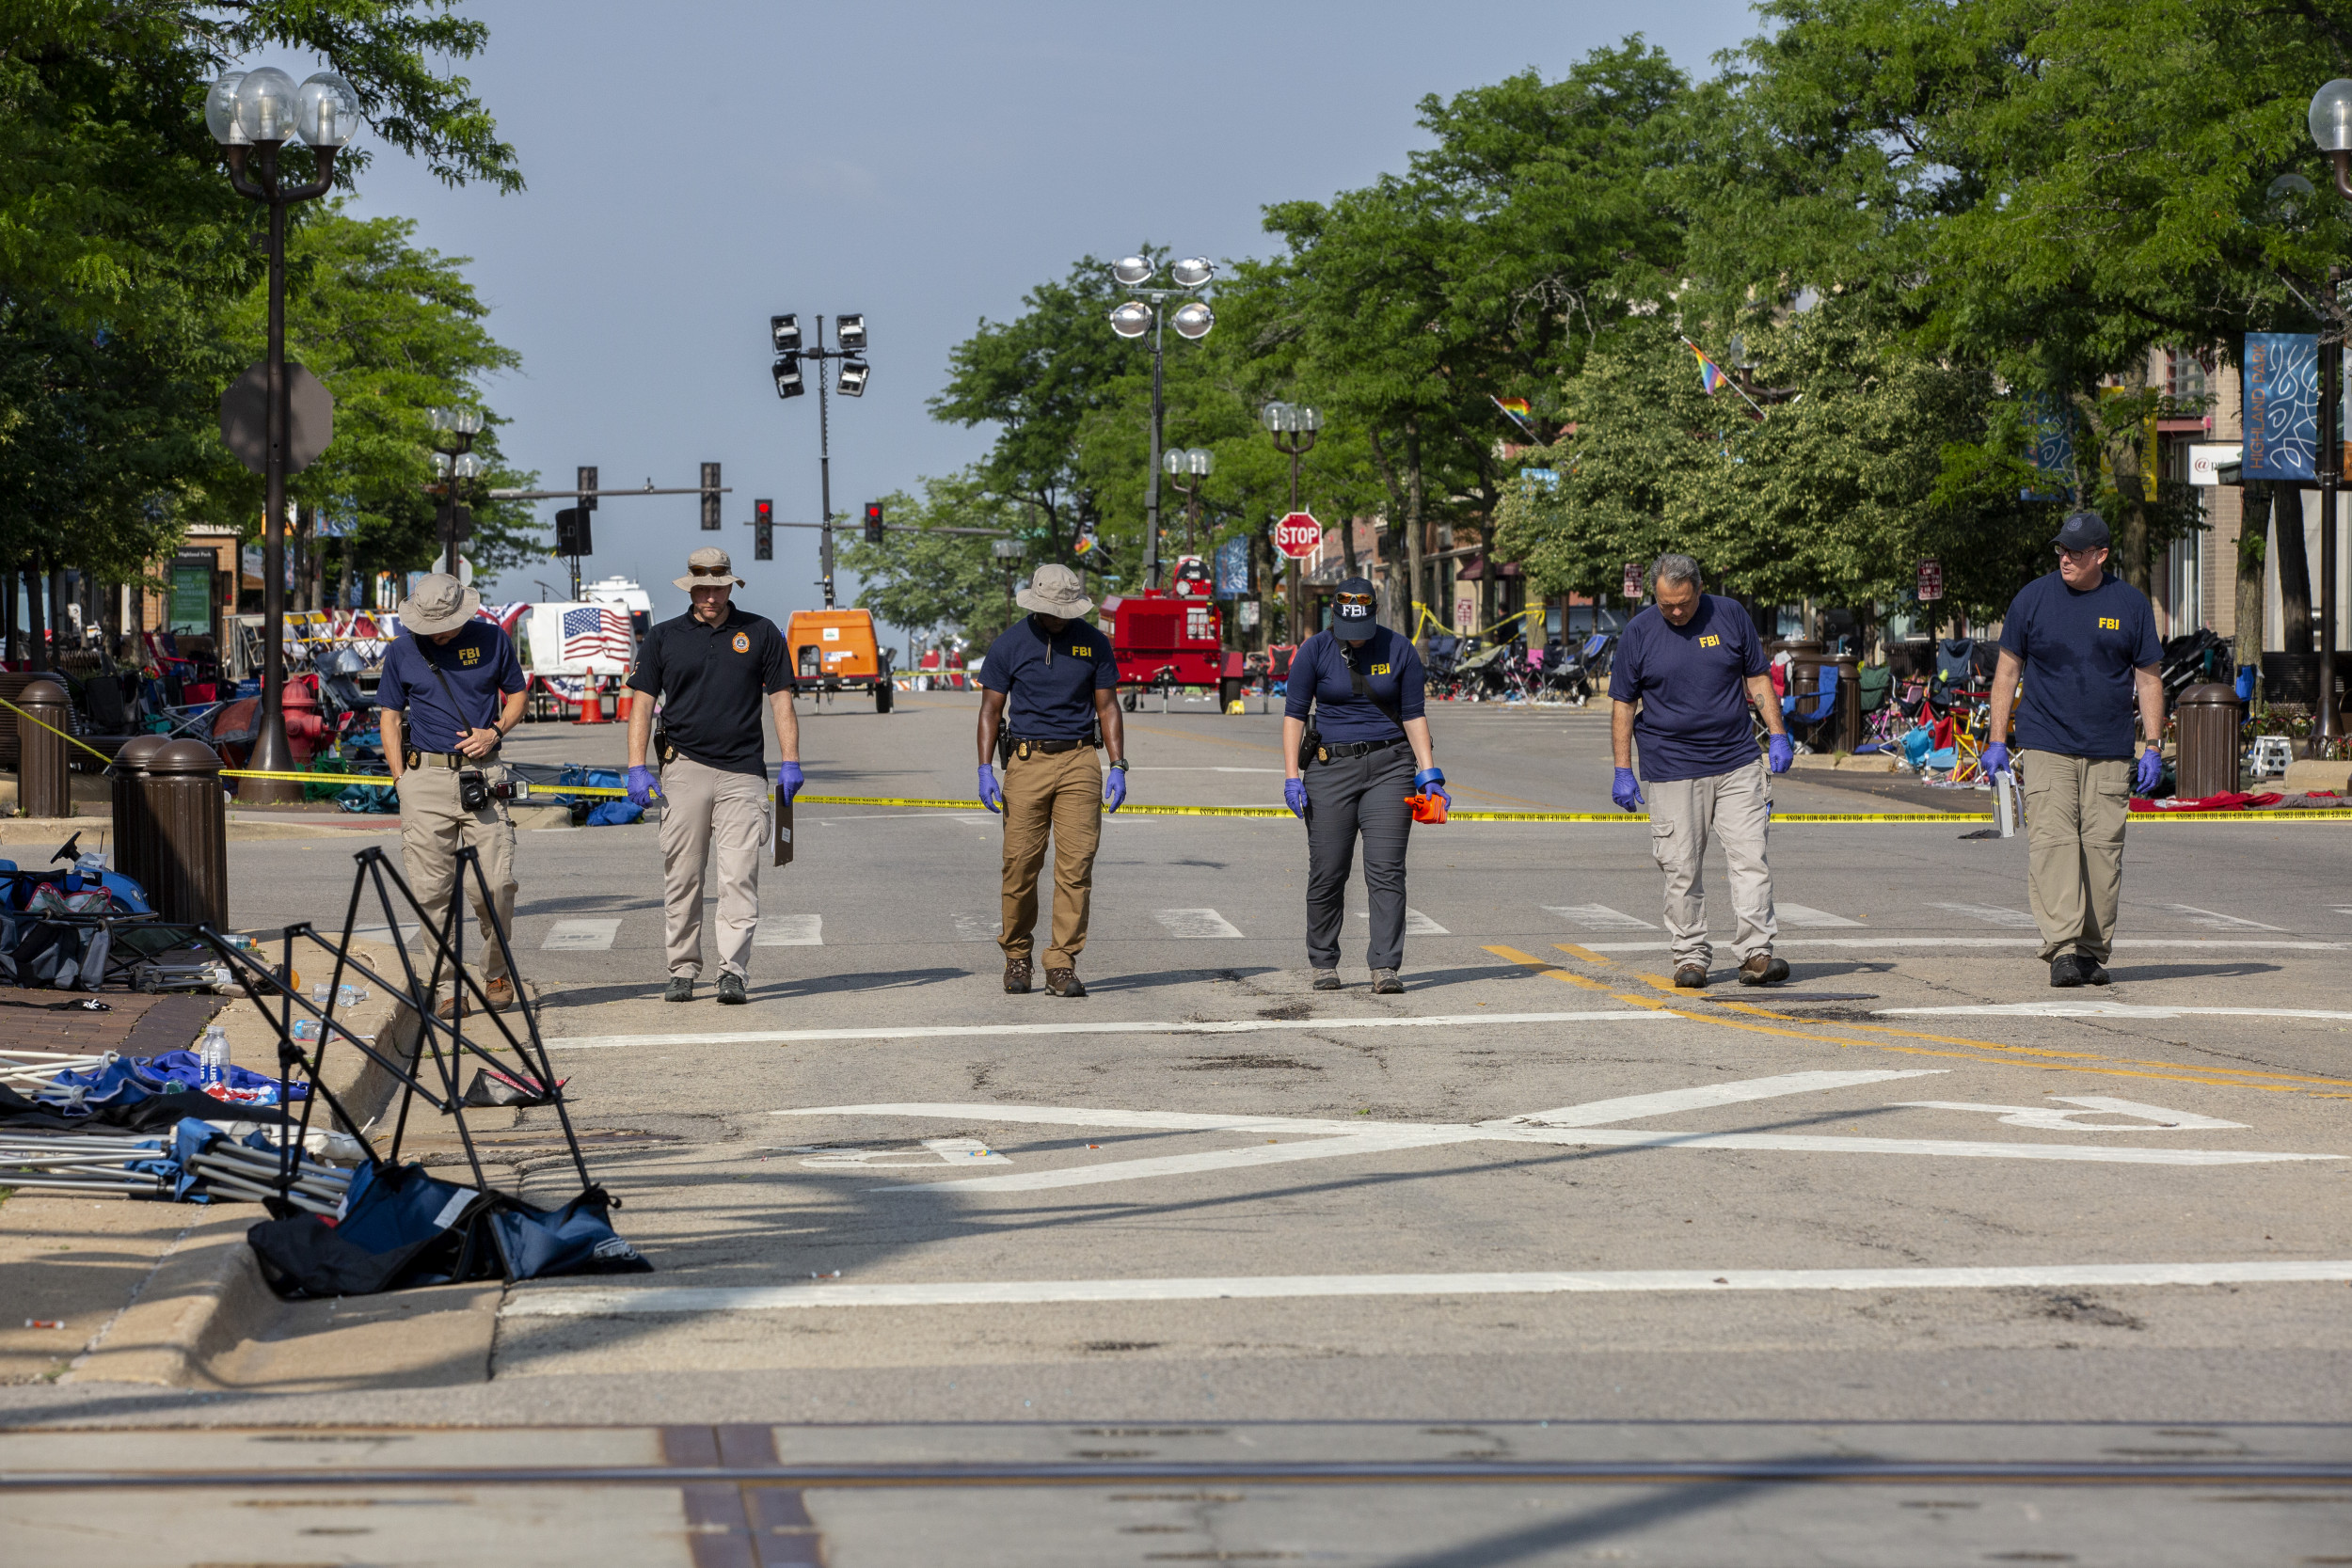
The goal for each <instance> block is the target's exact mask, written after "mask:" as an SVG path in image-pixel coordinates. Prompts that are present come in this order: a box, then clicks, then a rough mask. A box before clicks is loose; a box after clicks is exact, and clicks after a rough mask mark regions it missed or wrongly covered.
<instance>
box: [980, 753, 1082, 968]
mask: <svg viewBox="0 0 2352 1568" xmlns="http://www.w3.org/2000/svg"><path fill="white" fill-rule="evenodd" d="M1004 784H1005V911H1004V914H1005V930H1004V934H1003V935H1002V936H1000V937H998V938H997V939H996V942H997V945H998V946H1000V947H1002V948H1003V949H1004V950H1005V957H1006V958H1027V957H1028V956H1029V950H1030V948H1031V947H1032V946H1033V945H1034V938H1033V937H1032V935H1031V933H1032V932H1034V931H1035V930H1036V928H1037V874H1038V871H1039V870H1040V868H1041V867H1042V866H1043V865H1044V863H1045V835H1046V832H1047V830H1048V829H1051V830H1052V832H1053V835H1054V944H1053V945H1052V946H1051V947H1048V948H1047V949H1046V950H1045V962H1044V966H1043V967H1045V968H1047V969H1075V968H1076V967H1077V965H1078V955H1079V954H1080V953H1082V952H1084V951H1085V950H1086V944H1087V915H1088V912H1089V911H1088V905H1089V901H1090V900H1091V898H1092V896H1093V893H1094V851H1095V848H1096V847H1097V846H1098V845H1100V844H1101V843H1102V842H1103V764H1102V761H1101V759H1099V758H1098V757H1096V756H1095V754H1094V748H1093V747H1091V746H1073V747H1072V748H1071V749H1070V750H1069V751H1067V752H1057V753H1056V754H1054V755H1052V756H1047V755H1046V754H1045V753H1044V752H1030V753H1029V754H1028V755H1027V756H1026V757H1024V756H1022V755H1021V753H1020V750H1019V748H1017V747H1016V748H1015V749H1014V752H1013V755H1012V759H1011V760H1010V761H1009V762H1008V763H1006V764H1005V780H1004Z"/></svg>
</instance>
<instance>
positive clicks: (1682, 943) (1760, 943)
mask: <svg viewBox="0 0 2352 1568" xmlns="http://www.w3.org/2000/svg"><path fill="white" fill-rule="evenodd" d="M1642 788H1643V790H1644V792H1645V793H1646V794H1647V795H1648V797H1649V852H1650V854H1651V855H1652V856H1653V857H1654V858H1655V859H1656V860H1657V862H1658V865H1659V869H1660V870H1661V871H1663V872H1665V874H1666V934H1667V935H1668V936H1669V937H1671V938H1672V939H1673V941H1674V960H1675V964H1676V967H1677V968H1679V967H1680V966H1682V965H1684V964H1696V965H1698V966H1699V967H1700V968H1701V969H1704V968H1706V967H1707V963H1708V958H1711V957H1712V956H1713V954H1714V949H1713V948H1712V947H1710V946H1709V945H1708V941H1707V878H1706V867H1705V862H1706V859H1707V846H1708V840H1710V839H1720V840H1721V841H1722V843H1723V847H1724V868H1725V869H1726V870H1728V871H1729V872H1730V874H1731V911H1732V914H1733V916H1734V918H1735V919H1736V920H1737V921H1738V923H1739V927H1738V934H1737V936H1736V939H1735V941H1734V942H1733V945H1734V947H1736V948H1737V950H1738V951H1739V954H1740V958H1741V960H1742V961H1745V960H1746V959H1749V958H1754V957H1756V955H1757V954H1758V953H1765V954H1769V953H1771V952H1772V939H1773V938H1774V937H1776V936H1778V935H1779V934H1780V927H1779V924H1778V923H1777V922H1775V921H1774V920H1773V918H1772V867H1771V866H1770V865H1769V864H1768V863H1766V862H1765V858H1764V841H1765V837H1766V834H1767V832H1768V831H1769V830H1770V827H1771V824H1772V787H1771V785H1770V784H1767V783H1766V782H1765V775H1764V763H1763V759H1762V758H1760V757H1759V758H1758V759H1757V760H1756V761H1755V762H1752V763H1750V764H1748V765H1747V766H1746V767H1745V768H1734V769H1732V770H1731V771H1730V772H1728V773H1715V774H1710V775H1708V777H1706V778H1703V779H1670V780H1668V781H1666V782H1665V783H1663V784H1648V783H1645V784H1643V785H1642Z"/></svg>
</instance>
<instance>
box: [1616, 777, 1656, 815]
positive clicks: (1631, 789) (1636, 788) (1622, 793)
mask: <svg viewBox="0 0 2352 1568" xmlns="http://www.w3.org/2000/svg"><path fill="white" fill-rule="evenodd" d="M1609 798H1610V799H1611V800H1614V801H1616V802H1617V809H1619V810H1620V811H1637V810H1639V809H1640V808H1642V807H1644V806H1646V805H1648V804H1649V802H1648V801H1647V800H1644V799H1643V798H1642V781H1641V780H1639V779H1637V778H1635V777H1634V776H1633V769H1632V768H1618V769H1617V776H1616V778H1615V779H1614V780H1613V781H1612V782H1611V784H1610V785H1609Z"/></svg>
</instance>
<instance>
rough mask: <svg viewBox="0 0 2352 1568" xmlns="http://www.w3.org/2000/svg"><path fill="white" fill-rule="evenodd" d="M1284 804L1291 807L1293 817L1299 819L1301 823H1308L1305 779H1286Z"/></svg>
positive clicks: (1283, 784) (1284, 782) (1283, 792)
mask: <svg viewBox="0 0 2352 1568" xmlns="http://www.w3.org/2000/svg"><path fill="white" fill-rule="evenodd" d="M1282 804H1284V805H1286V806H1288V807H1290V809H1291V815H1292V816H1295V817H1297V818H1298V819H1299V820H1300V821H1301V822H1304V821H1306V820H1307V781H1306V780H1304V779H1284V780H1283V781H1282Z"/></svg>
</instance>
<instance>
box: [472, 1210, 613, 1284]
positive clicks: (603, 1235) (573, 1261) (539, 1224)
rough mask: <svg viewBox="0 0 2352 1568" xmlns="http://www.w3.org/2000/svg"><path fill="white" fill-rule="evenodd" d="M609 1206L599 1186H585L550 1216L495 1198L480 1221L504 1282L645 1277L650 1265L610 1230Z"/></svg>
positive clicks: (610, 1212) (546, 1212) (545, 1211)
mask: <svg viewBox="0 0 2352 1568" xmlns="http://www.w3.org/2000/svg"><path fill="white" fill-rule="evenodd" d="M611 1214H612V1198H611V1197H610V1196H607V1194H606V1193H605V1190H604V1189H603V1188H602V1187H590V1188H589V1189H587V1190H586V1191H585V1192H583V1193H581V1194H580V1196H578V1197H576V1198H574V1199H572V1200H571V1201H570V1202H569V1203H566V1204H565V1205H564V1207H563V1208H561V1209H557V1210H553V1211H549V1210H545V1209H537V1208H533V1207H532V1205H530V1204H528V1203H525V1202H523V1201H522V1200H521V1199H519V1198H512V1197H506V1196H502V1195H501V1196H500V1197H499V1199H498V1201H497V1204H496V1206H495V1207H493V1208H492V1209H491V1211H490V1212H489V1213H488V1214H486V1215H485V1216H484V1218H485V1222H486V1224H487V1226H488V1228H489V1231H490V1236H491V1239H492V1240H493V1241H495V1242H496V1243H498V1249H499V1258H500V1260H501V1262H502V1263H503V1264H504V1266H505V1270H506V1277H507V1279H508V1281H509V1282H510V1283H511V1282H512V1281H515V1280H517V1279H543V1278H546V1277H548V1275H564V1274H648V1273H651V1272H652V1270H653V1265H652V1264H651V1263H648V1262H646V1261H645V1260H644V1259H643V1258H641V1257H639V1256H638V1253H637V1249H636V1248H635V1247H633V1246H631V1245H629V1244H628V1243H627V1242H625V1241H623V1240H622V1239H621V1238H620V1236H619V1235H618V1234H617V1233H616V1232H615V1231H614V1230H613V1228H612V1217H611Z"/></svg>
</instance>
